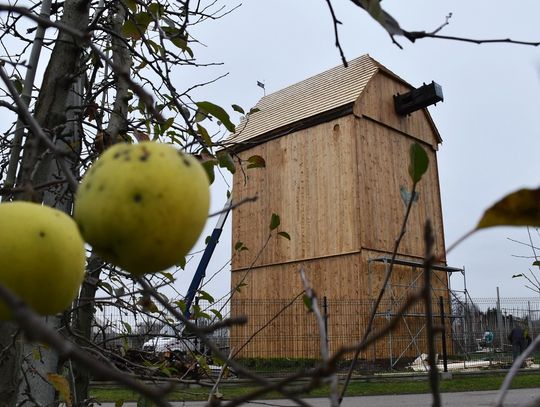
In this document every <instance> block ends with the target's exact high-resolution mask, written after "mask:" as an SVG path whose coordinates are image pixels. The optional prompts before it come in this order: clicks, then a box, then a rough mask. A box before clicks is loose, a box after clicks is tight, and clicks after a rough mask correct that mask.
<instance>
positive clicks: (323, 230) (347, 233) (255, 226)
mask: <svg viewBox="0 0 540 407" xmlns="http://www.w3.org/2000/svg"><path fill="white" fill-rule="evenodd" d="M354 132H355V121H354V118H353V117H352V116H349V117H343V118H341V119H338V120H333V121H331V122H328V123H324V124H320V125H318V126H315V127H313V128H309V129H305V130H301V131H298V132H295V133H292V134H290V135H288V136H285V137H281V138H279V139H275V140H272V141H269V142H267V143H265V144H263V145H259V146H256V147H254V148H252V149H250V150H248V151H245V152H243V153H242V154H241V157H242V158H243V159H247V158H248V157H249V156H251V155H261V156H262V157H263V158H264V159H265V160H266V168H265V169H251V170H247V171H246V172H245V174H246V176H247V179H246V178H245V177H244V173H242V172H241V171H237V173H236V175H235V177H234V185H233V197H234V199H235V200H241V199H243V198H246V197H251V196H258V201H257V202H254V203H250V204H249V205H243V206H240V207H239V208H237V209H235V210H234V211H233V220H232V225H233V226H232V227H233V243H234V242H236V241H242V242H243V243H244V244H245V245H246V246H247V247H248V248H249V251H244V252H242V253H240V254H239V255H238V256H234V257H233V261H232V269H233V270H241V269H245V268H247V267H249V266H250V264H251V263H252V261H253V259H254V258H255V257H256V255H257V254H258V252H259V250H260V248H262V247H263V246H264V244H265V242H266V240H267V238H268V234H269V228H268V225H269V224H270V218H271V215H272V213H277V214H278V215H279V216H280V218H281V229H282V230H284V231H286V232H287V233H289V234H290V236H291V241H290V242H289V241H287V240H286V239H283V238H280V239H271V241H270V242H269V243H268V245H267V247H266V249H265V250H264V251H263V252H262V254H261V255H260V256H259V257H258V260H257V262H256V265H269V264H277V263H282V262H288V261H298V260H305V259H310V258H316V257H325V256H332V255H336V254H342V253H349V252H352V251H356V250H358V248H359V243H358V233H357V231H358V210H357V208H358V201H357V199H358V194H357V192H356V189H357V183H356V181H355V180H356V179H357V166H356V164H355V163H356V146H355V142H356V140H355V137H353V135H354ZM267 294H268V295H269V296H270V297H272V296H273V295H274V293H273V292H267ZM270 297H269V298H270Z"/></svg>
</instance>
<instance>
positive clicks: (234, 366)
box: [137, 278, 308, 407]
mask: <svg viewBox="0 0 540 407" xmlns="http://www.w3.org/2000/svg"><path fill="white" fill-rule="evenodd" d="M137 281H138V283H139V284H140V285H141V287H143V288H144V289H145V290H146V292H147V293H148V294H150V295H151V296H152V298H154V299H155V300H156V301H157V302H158V303H160V304H161V305H162V306H163V307H164V308H165V309H166V310H167V311H168V312H170V313H171V315H172V316H173V317H175V318H176V319H178V320H179V321H182V322H183V323H184V325H185V326H186V328H187V329H189V330H190V332H193V333H194V334H195V335H197V337H198V338H199V339H200V340H201V342H202V343H204V344H205V345H206V346H207V347H208V348H209V349H210V350H211V351H212V353H213V354H214V355H216V356H217V357H219V358H220V359H222V360H224V361H226V362H227V363H228V364H229V365H230V366H231V368H232V369H234V370H235V371H236V372H237V373H239V374H241V375H243V376H245V377H247V378H249V379H252V380H253V381H255V382H256V383H258V384H259V385H261V386H263V390H264V392H268V391H271V390H268V389H271V387H272V383H271V382H270V381H268V380H267V379H266V378H264V377H261V376H259V375H257V374H255V373H253V372H252V371H250V370H249V369H246V368H245V367H243V366H242V365H240V364H239V363H237V362H236V361H234V360H233V359H229V358H227V355H225V354H223V352H222V351H221V349H219V348H218V347H217V346H216V344H215V343H213V342H212V341H211V340H210V339H208V338H207V337H206V336H205V335H204V332H203V331H202V330H201V328H200V327H198V326H197V325H195V324H194V323H192V322H191V321H190V320H188V319H187V318H186V317H185V316H184V315H183V314H182V313H181V312H179V311H178V309H176V308H174V307H173V306H171V304H169V302H168V301H166V300H165V299H164V298H163V296H161V295H159V293H158V292H156V291H155V290H154V288H153V287H152V286H151V285H150V284H148V282H147V281H146V280H145V279H144V278H138V279H137ZM280 391H281V393H282V394H283V395H284V396H286V397H289V398H290V399H291V400H293V401H295V402H296V403H298V404H299V405H302V406H306V407H307V406H308V404H307V403H305V402H304V401H302V400H301V399H299V398H298V397H296V396H295V395H293V394H291V393H290V392H288V391H286V390H285V389H280Z"/></svg>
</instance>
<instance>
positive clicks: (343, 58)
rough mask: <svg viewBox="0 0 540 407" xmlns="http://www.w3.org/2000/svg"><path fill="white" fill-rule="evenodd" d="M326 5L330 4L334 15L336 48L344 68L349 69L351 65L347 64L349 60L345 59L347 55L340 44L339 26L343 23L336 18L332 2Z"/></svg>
mask: <svg viewBox="0 0 540 407" xmlns="http://www.w3.org/2000/svg"><path fill="white" fill-rule="evenodd" d="M326 4H328V8H329V9H330V14H332V22H333V23H334V36H335V38H336V43H335V45H336V48H337V49H338V50H339V55H341V62H342V63H343V66H344V67H345V68H347V67H348V66H349V64H348V63H347V59H346V58H345V53H344V52H343V48H341V43H340V42H339V32H338V24H342V22H341V21H339V20H338V19H337V17H336V13H335V12H334V7H333V6H332V1H331V0H326Z"/></svg>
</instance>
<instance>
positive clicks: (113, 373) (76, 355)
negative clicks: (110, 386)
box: [0, 284, 174, 407]
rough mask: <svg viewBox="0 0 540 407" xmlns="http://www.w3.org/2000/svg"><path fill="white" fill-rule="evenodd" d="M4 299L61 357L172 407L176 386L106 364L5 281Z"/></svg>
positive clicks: (27, 329) (32, 334)
mask: <svg viewBox="0 0 540 407" xmlns="http://www.w3.org/2000/svg"><path fill="white" fill-rule="evenodd" d="M0 298H1V299H2V300H3V302H5V303H6V304H7V306H8V308H9V309H10V310H11V312H12V318H13V320H14V321H15V322H16V323H17V324H18V325H19V327H20V328H21V329H22V331H23V332H24V333H25V335H26V336H27V337H28V338H29V339H30V340H33V341H36V342H42V343H44V344H47V345H48V346H50V347H52V348H53V349H55V350H56V351H57V352H58V356H59V357H60V358H61V359H70V360H73V361H75V362H76V363H78V364H79V365H81V366H82V367H84V368H85V369H88V370H89V371H91V372H92V373H94V374H95V375H97V376H101V377H104V378H106V379H109V380H114V381H116V382H118V383H121V384H123V385H125V386H127V387H129V388H130V389H132V390H134V391H136V392H137V393H139V394H141V395H143V396H145V397H147V398H148V399H150V400H152V401H153V402H154V403H156V405H158V406H160V407H169V406H170V404H169V403H168V402H167V401H165V396H166V395H167V394H168V393H169V392H170V391H171V390H172V389H173V387H174V385H172V386H171V385H168V386H164V387H158V386H152V387H150V386H147V385H145V384H144V383H142V382H140V381H138V380H136V379H134V378H133V377H131V376H129V375H126V374H125V372H123V371H121V370H118V369H116V368H115V367H113V366H108V365H105V364H104V363H102V362H100V361H99V360H98V359H95V358H94V357H93V356H91V355H90V354H89V353H87V352H85V351H83V350H82V349H81V348H79V347H78V346H76V345H75V344H73V343H72V342H69V341H68V340H66V339H65V338H64V337H62V336H61V335H59V334H58V333H57V332H56V331H55V330H54V329H52V328H51V327H49V326H48V325H47V324H46V323H44V322H43V320H42V318H40V317H39V316H38V315H37V314H36V313H35V312H34V311H33V310H32V309H31V308H30V307H28V306H27V305H26V304H25V303H23V302H22V301H21V300H20V299H19V298H18V297H17V296H15V295H14V294H13V293H12V292H11V291H9V290H8V289H7V288H5V287H4V286H3V285H1V284H0Z"/></svg>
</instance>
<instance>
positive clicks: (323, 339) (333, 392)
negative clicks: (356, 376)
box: [300, 269, 339, 407]
mask: <svg viewBox="0 0 540 407" xmlns="http://www.w3.org/2000/svg"><path fill="white" fill-rule="evenodd" d="M300 278H301V279H302V283H303V284H304V290H305V292H306V296H307V297H308V298H309V303H310V309H311V311H312V312H313V314H314V315H315V319H316V320H317V325H318V327H319V339H320V348H321V358H322V363H323V369H327V370H329V360H330V358H329V354H328V340H327V335H328V332H326V328H325V324H324V318H323V316H322V314H321V310H320V309H319V304H318V302H317V295H316V294H315V292H314V291H313V289H312V288H311V285H310V284H309V281H308V279H307V277H306V273H305V272H304V269H300ZM329 378H330V405H331V406H332V407H337V406H339V391H338V378H337V375H336V374H335V373H333V374H332V375H330V377H329Z"/></svg>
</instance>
